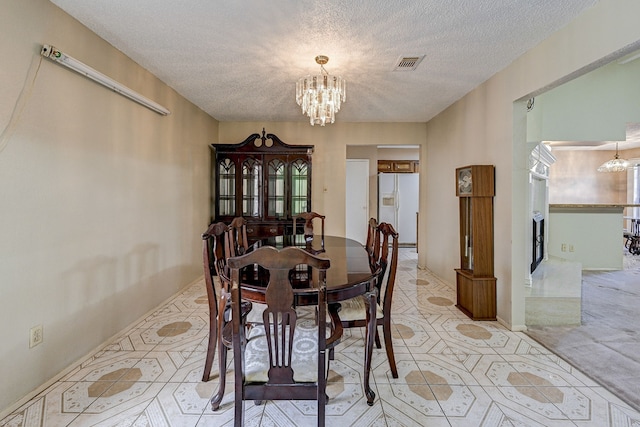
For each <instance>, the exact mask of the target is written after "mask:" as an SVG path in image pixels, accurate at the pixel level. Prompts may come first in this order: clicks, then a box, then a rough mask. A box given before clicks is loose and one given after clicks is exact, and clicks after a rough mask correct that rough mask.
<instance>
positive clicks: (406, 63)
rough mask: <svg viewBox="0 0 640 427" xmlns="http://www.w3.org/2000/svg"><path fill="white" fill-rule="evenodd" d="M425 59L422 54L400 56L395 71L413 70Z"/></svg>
mask: <svg viewBox="0 0 640 427" xmlns="http://www.w3.org/2000/svg"><path fill="white" fill-rule="evenodd" d="M423 59H424V55H422V56H401V57H400V58H398V61H397V62H396V65H395V67H393V71H413V70H415V69H416V68H418V65H419V64H420V62H422V60H423Z"/></svg>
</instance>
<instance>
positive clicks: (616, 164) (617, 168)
mask: <svg viewBox="0 0 640 427" xmlns="http://www.w3.org/2000/svg"><path fill="white" fill-rule="evenodd" d="M627 167H629V162H628V161H626V160H625V159H621V158H620V156H619V155H618V143H617V142H616V155H615V157H614V158H613V159H611V160H609V161H607V162H604V163H603V164H602V165H600V167H599V168H598V172H624V171H626V170H627Z"/></svg>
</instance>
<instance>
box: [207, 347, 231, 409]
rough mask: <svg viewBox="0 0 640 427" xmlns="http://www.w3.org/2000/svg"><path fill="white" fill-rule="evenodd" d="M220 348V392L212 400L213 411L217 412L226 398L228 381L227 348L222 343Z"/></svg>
mask: <svg viewBox="0 0 640 427" xmlns="http://www.w3.org/2000/svg"><path fill="white" fill-rule="evenodd" d="M220 344H221V345H219V346H218V353H219V354H218V362H219V365H218V369H219V370H220V384H219V385H218V392H217V393H216V395H215V396H213V397H212V398H211V410H212V411H217V410H218V409H220V403H221V402H222V398H223V397H224V389H225V385H226V379H227V347H225V346H224V345H223V344H222V343H220Z"/></svg>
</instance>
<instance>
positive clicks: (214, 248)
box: [202, 222, 229, 318]
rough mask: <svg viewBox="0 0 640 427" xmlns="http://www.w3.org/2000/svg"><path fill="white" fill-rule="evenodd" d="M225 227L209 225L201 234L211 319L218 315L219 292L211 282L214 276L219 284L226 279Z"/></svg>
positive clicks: (218, 223) (217, 224)
mask: <svg viewBox="0 0 640 427" xmlns="http://www.w3.org/2000/svg"><path fill="white" fill-rule="evenodd" d="M226 231H227V225H226V224H225V223H223V222H216V223H214V224H211V225H210V226H209V228H207V231H205V232H204V233H203V234H202V263H203V268H204V281H205V284H206V287H207V299H208V300H209V310H210V313H211V315H212V317H213V318H215V316H217V313H218V304H217V301H218V298H219V296H220V292H221V290H220V289H218V288H216V286H215V281H214V280H213V276H214V274H216V275H217V276H218V279H219V280H220V284H221V285H222V281H223V279H225V278H226V279H228V277H229V272H228V271H226V269H227V259H226V256H225V250H224V247H225V240H226Z"/></svg>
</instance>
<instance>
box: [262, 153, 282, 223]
mask: <svg viewBox="0 0 640 427" xmlns="http://www.w3.org/2000/svg"><path fill="white" fill-rule="evenodd" d="M268 167H269V169H268V177H267V180H268V185H269V188H268V207H267V216H269V217H272V218H284V217H285V214H286V212H285V194H286V188H285V176H286V175H285V164H284V162H283V161H282V160H280V159H274V160H271V161H270V162H269V166H268Z"/></svg>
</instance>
